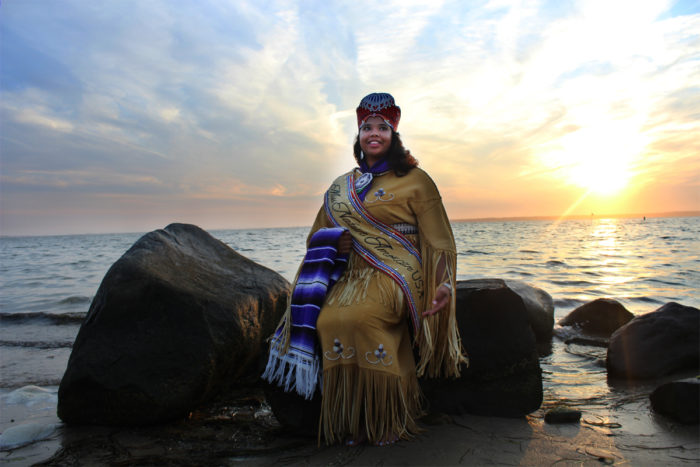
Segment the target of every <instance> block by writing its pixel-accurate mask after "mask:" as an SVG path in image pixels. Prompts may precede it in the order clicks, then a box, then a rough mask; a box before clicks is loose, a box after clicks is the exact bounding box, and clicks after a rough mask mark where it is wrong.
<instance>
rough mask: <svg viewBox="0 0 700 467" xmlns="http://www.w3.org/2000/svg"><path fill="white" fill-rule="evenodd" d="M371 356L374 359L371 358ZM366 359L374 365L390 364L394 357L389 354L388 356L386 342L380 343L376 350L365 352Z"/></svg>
mask: <svg viewBox="0 0 700 467" xmlns="http://www.w3.org/2000/svg"><path fill="white" fill-rule="evenodd" d="M371 358H373V359H372V360H370V359H371ZM365 360H367V361H368V362H369V363H371V364H372V365H377V364H379V363H381V364H382V365H384V366H389V365H391V363H392V362H393V361H394V357H391V356H389V358H387V353H386V350H384V344H379V347H377V348H376V350H375V351H374V352H372V351H371V350H370V351H369V352H365Z"/></svg>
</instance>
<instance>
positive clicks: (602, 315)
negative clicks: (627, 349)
mask: <svg viewBox="0 0 700 467" xmlns="http://www.w3.org/2000/svg"><path fill="white" fill-rule="evenodd" d="M632 318H634V315H633V314H632V313H630V312H629V311H628V310H627V309H626V308H625V307H624V306H623V305H622V304H621V303H620V302H618V301H617V300H612V299H610V298H598V299H596V300H593V301H592V302H588V303H586V304H584V305H581V306H580V307H578V308H576V309H575V310H574V311H572V312H571V313H569V314H568V315H566V317H565V318H563V319H561V320H560V321H559V322H558V323H557V324H559V325H560V326H575V327H576V328H578V329H580V330H581V332H583V333H585V334H590V335H595V336H606V337H607V336H610V335H611V334H612V333H613V332H615V331H616V330H617V329H619V328H620V327H621V326H624V325H625V324H627V323H628V322H629V321H630V320H632Z"/></svg>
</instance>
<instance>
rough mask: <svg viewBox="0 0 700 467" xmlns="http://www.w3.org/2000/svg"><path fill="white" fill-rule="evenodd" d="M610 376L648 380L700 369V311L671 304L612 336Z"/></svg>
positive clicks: (638, 318) (609, 364) (607, 363)
mask: <svg viewBox="0 0 700 467" xmlns="http://www.w3.org/2000/svg"><path fill="white" fill-rule="evenodd" d="M606 366H607V369H608V375H609V376H611V377H619V378H627V379H648V378H656V377H660V376H664V375H669V374H673V373H675V372H679V371H684V370H688V371H691V370H697V369H699V368H700V310H698V309H697V308H694V307H690V306H684V305H680V304H678V303H674V302H670V303H667V304H665V305H664V306H662V307H660V308H659V309H657V310H656V311H653V312H651V313H647V314H646V315H642V316H637V317H635V318H634V319H633V320H631V321H630V322H629V323H627V324H626V325H624V326H622V327H621V328H620V329H618V330H617V331H615V332H614V333H613V335H612V336H611V337H610V345H609V346H608V354H607V358H606Z"/></svg>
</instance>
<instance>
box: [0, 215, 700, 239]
mask: <svg viewBox="0 0 700 467" xmlns="http://www.w3.org/2000/svg"><path fill="white" fill-rule="evenodd" d="M635 217H638V218H644V219H651V218H655V217H700V211H663V212H650V213H647V214H644V213H625V214H595V213H591V214H589V215H583V214H571V215H566V216H553V215H542V216H504V217H466V218H459V219H449V221H450V223H457V222H502V221H510V222H518V221H538V220H587V219H630V218H635ZM171 224H188V222H177V221H174V222H170V223H168V224H166V225H165V226H163V227H161V228H160V229H164V228H165V227H167V226H168V225H171ZM192 225H195V226H197V227H199V228H200V229H202V230H204V231H206V232H221V231H224V230H267V229H296V228H303V227H306V228H308V227H311V226H309V225H287V226H277V227H230V228H216V229H205V228H203V227H200V226H199V225H197V224H192ZM160 229H153V230H148V231H122V232H86V233H54V234H11V235H5V234H0V238H21V237H69V236H79V235H125V234H146V233H148V232H153V231H154V230H160Z"/></svg>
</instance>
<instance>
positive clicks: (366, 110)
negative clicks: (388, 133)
mask: <svg viewBox="0 0 700 467" xmlns="http://www.w3.org/2000/svg"><path fill="white" fill-rule="evenodd" d="M356 112H357V127H358V128H359V127H361V126H362V124H363V123H365V121H366V120H367V119H368V118H369V117H381V118H382V119H384V121H385V122H386V123H387V125H389V126H390V127H391V128H392V129H393V130H394V131H396V128H397V127H398V126H399V120H400V119H401V108H400V107H399V106H398V105H396V103H395V102H394V98H393V97H391V94H388V93H386V92H373V93H372V94H368V95H367V96H365V97H364V98H363V99H362V101H361V102H360V105H359V106H358V107H357V110H356Z"/></svg>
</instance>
